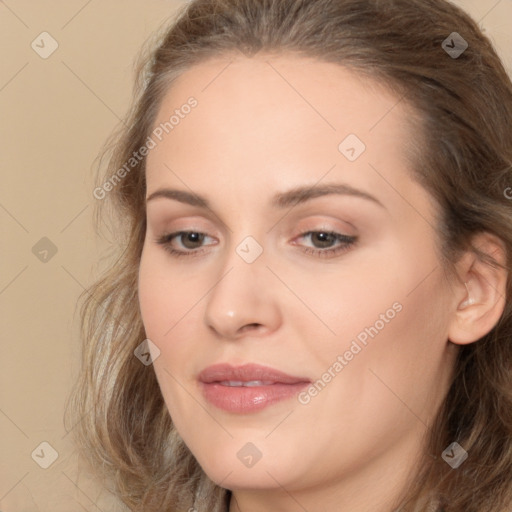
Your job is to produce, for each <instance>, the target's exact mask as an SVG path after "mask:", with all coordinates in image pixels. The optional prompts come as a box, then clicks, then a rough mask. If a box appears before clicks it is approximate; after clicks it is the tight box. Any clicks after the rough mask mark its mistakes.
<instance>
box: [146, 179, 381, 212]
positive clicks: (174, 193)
mask: <svg viewBox="0 0 512 512" xmlns="http://www.w3.org/2000/svg"><path fill="white" fill-rule="evenodd" d="M333 194H336V195H343V196H352V197H358V198H361V199H366V200H367V201H371V202H373V203H375V204H377V205H379V206H380V207H382V208H384V209H386V208H385V206H384V205H383V204H382V203H381V202H380V201H379V200H378V199H377V198H376V197H374V196H372V195H371V194H369V193H368V192H364V191H363V190H359V189H357V188H354V187H352V186H350V185H346V184H341V183H340V184H329V185H314V186H309V187H308V186H305V187H295V188H292V189H291V190H288V191H286V192H280V193H278V194H276V195H275V196H274V197H273V198H272V199H271V202H270V204H271V206H273V207H274V208H280V209H284V208H288V207H290V206H295V205H297V204H299V203H305V202H306V201H309V200H311V199H315V198H317V197H322V196H327V195H333ZM157 198H167V199H173V200H175V201H179V202H181V203H186V204H189V205H191V206H197V207H199V208H205V209H208V210H210V209H211V205H210V202H209V201H208V200H207V199H206V198H205V197H202V196H200V195H198V194H194V193H191V192H187V191H186V190H178V189H171V188H163V189H159V190H156V191H155V192H153V193H152V194H150V195H149V196H148V197H147V198H146V203H148V202H149V201H152V200H153V199H157Z"/></svg>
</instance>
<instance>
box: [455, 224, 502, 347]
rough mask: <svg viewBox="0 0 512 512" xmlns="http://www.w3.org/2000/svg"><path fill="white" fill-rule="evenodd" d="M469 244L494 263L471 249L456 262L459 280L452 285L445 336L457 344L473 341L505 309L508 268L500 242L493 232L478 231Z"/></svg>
mask: <svg viewBox="0 0 512 512" xmlns="http://www.w3.org/2000/svg"><path fill="white" fill-rule="evenodd" d="M473 246H474V247H477V248H478V249H479V251H481V252H482V253H484V254H487V255H488V256H491V257H492V258H493V259H494V260H495V261H496V263H497V264H498V265H494V264H491V263H489V262H487V261H484V260H483V259H482V258H481V256H480V255H478V254H477V253H475V252H473V251H468V252H467V253H466V254H465V255H464V256H463V257H462V258H461V259H460V261H459V262H458V263H457V273H458V275H459V277H460V282H459V283H457V285H456V286H455V294H454V302H455V308H454V314H453V319H452V321H451V324H450V328H449V332H448V339H449V341H451V342H452V343H455V344H458V345H467V344H469V343H473V342H475V341H478V340H479V339H481V338H482V337H483V336H485V335H486V334H488V333H489V332H490V331H491V330H492V329H493V328H494V326H495V325H496V324H497V323H498V321H499V319H500V318H501V316H502V314H503V311H504V309H505V295H506V284H507V277H508V272H507V269H506V267H505V265H506V253H505V248H504V245H503V243H502V242H501V240H499V239H498V238H497V237H495V236H494V235H491V234H489V233H482V234H479V235H478V236H477V237H476V238H475V239H474V240H473Z"/></svg>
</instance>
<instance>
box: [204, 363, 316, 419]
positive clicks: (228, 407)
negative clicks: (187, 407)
mask: <svg viewBox="0 0 512 512" xmlns="http://www.w3.org/2000/svg"><path fill="white" fill-rule="evenodd" d="M198 380H199V384H200V386H201V388H202V393H203V396H204V398H205V399H206V400H207V401H208V402H209V403H211V404H212V405H214V406H215V407H217V408H219V409H222V410H224V411H227V412H231V413H240V414H244V413H249V412H255V411H260V410H262V409H264V408H266V407H268V406H270V405H272V404H275V403H277V402H281V401H283V400H286V399H290V398H291V397H293V396H295V395H297V393H299V392H300V391H301V390H302V389H303V388H304V387H306V386H307V385H309V384H310V383H311V380H310V379H308V378H305V377H298V376H293V375H288V374H286V373H284V372H281V371H279V370H276V369H274V368H270V367H268V366H261V365H257V364H246V365H243V366H231V365H229V364H217V365H214V366H209V367H208V368H205V369H204V370H203V371H202V372H201V373H200V374H199V375H198Z"/></svg>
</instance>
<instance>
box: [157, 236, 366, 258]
mask: <svg viewBox="0 0 512 512" xmlns="http://www.w3.org/2000/svg"><path fill="white" fill-rule="evenodd" d="M191 233H194V234H199V235H205V233H202V232H200V231H175V232H174V233H169V234H166V235H163V236H161V237H160V238H158V239H157V240H156V241H157V243H158V244H160V245H162V246H163V247H164V249H165V250H166V251H167V252H169V253H170V254H171V255H172V256H176V257H182V256H186V257H196V256H199V255H201V254H202V253H203V252H204V251H203V250H189V251H180V250H177V249H174V248H173V247H171V241H172V240H173V239H174V238H175V237H179V236H182V235H188V234H191ZM319 233H321V234H324V235H328V236H333V237H334V242H342V245H338V246H337V247H334V248H332V247H330V248H327V249H323V250H322V249H314V248H311V247H303V248H302V251H303V252H304V253H306V254H312V255H314V256H318V257H320V258H326V257H329V256H336V255H339V254H342V253H344V252H346V251H348V250H349V249H350V248H351V247H352V246H353V245H354V244H355V243H356V241H357V237H355V236H349V235H342V234H341V233H336V232H335V231H329V230H318V231H305V232H304V233H301V234H300V235H298V238H303V237H305V236H308V235H314V234H319ZM206 236H207V235H206Z"/></svg>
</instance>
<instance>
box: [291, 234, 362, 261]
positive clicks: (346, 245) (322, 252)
mask: <svg viewBox="0 0 512 512" xmlns="http://www.w3.org/2000/svg"><path fill="white" fill-rule="evenodd" d="M297 238H299V239H300V238H309V239H310V241H311V242H312V243H313V247H303V251H304V252H305V253H306V254H313V255H315V256H320V257H328V256H335V255H337V254H341V253H343V252H345V251H347V250H348V249H350V247H352V246H353V245H354V244H355V243H356V241H357V237H355V236H349V235H343V234H341V233H336V232H335V231H306V232H305V233H302V234H300V235H299V236H298V237H297ZM336 243H337V245H334V244H336Z"/></svg>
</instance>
